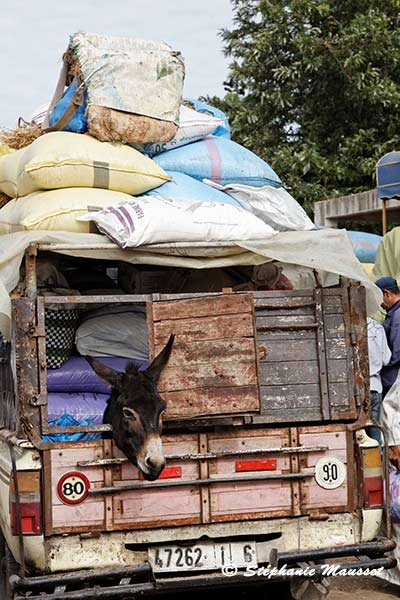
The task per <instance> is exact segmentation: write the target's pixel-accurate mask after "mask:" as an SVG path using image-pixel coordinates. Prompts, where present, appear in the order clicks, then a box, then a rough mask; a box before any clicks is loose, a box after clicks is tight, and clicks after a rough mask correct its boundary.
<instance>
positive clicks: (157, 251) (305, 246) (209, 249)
mask: <svg viewBox="0 0 400 600" xmlns="http://www.w3.org/2000/svg"><path fill="white" fill-rule="evenodd" d="M32 242H37V243H43V244H44V243H53V244H74V245H85V246H86V248H87V246H93V245H96V244H106V245H107V248H105V249H96V250H89V249H86V248H77V249H74V250H64V249H63V250H61V249H60V251H61V252H62V253H63V254H68V255H69V256H81V257H85V258H94V257H95V258H96V259H98V260H113V261H123V262H127V263H131V264H147V265H160V266H166V267H183V268H188V269H209V268H218V267H230V266H238V265H260V264H262V263H264V262H267V261H268V260H278V261H281V262H284V263H288V264H293V265H300V266H303V267H307V268H310V269H316V270H317V271H324V272H325V271H326V272H328V273H334V274H337V275H342V276H343V277H347V278H349V279H354V280H356V281H360V282H361V283H362V284H363V285H364V286H365V288H366V293H367V311H368V314H373V313H374V312H375V311H376V310H377V309H378V308H379V306H380V304H381V302H382V292H381V291H380V289H379V288H377V287H376V286H375V285H374V284H373V282H372V281H371V280H370V279H369V278H368V275H367V273H366V272H365V271H364V269H363V267H362V265H361V263H360V262H359V261H358V260H357V258H356V256H355V254H354V252H353V247H352V244H351V242H350V240H349V237H348V235H347V232H346V231H345V230H340V229H338V230H334V229H328V230H320V231H293V232H283V233H278V234H277V235H275V236H273V237H271V238H270V239H266V240H258V241H247V242H242V241H236V242H235V241H232V242H229V243H221V244H215V243H214V244H212V243H210V244H201V243H199V244H193V243H192V244H178V243H174V244H157V245H154V246H152V247H149V246H147V247H142V248H140V249H128V250H122V249H120V248H118V247H117V246H115V244H111V243H110V242H109V240H108V239H107V238H106V237H105V236H102V235H98V234H93V233H91V234H81V233H68V232H64V231H53V232H52V231H19V232H17V233H12V234H8V235H2V236H0V332H1V333H3V335H4V336H5V337H6V338H9V336H10V332H11V301H10V297H9V294H10V292H11V291H12V290H13V289H14V288H15V287H16V285H17V284H18V281H19V277H20V272H19V270H20V266H21V263H22V260H23V257H24V252H25V250H26V248H27V247H28V246H29V244H30V243H32Z"/></svg>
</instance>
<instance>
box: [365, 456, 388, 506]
mask: <svg viewBox="0 0 400 600" xmlns="http://www.w3.org/2000/svg"><path fill="white" fill-rule="evenodd" d="M361 457H362V465H363V478H364V508H381V507H383V503H384V495H383V471H382V457H381V452H380V449H379V447H377V446H375V447H371V448H362V449H361Z"/></svg>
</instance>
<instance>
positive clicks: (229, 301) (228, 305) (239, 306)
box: [153, 293, 252, 321]
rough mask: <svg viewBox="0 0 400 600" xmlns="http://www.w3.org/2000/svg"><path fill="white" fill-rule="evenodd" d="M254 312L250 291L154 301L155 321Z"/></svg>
mask: <svg viewBox="0 0 400 600" xmlns="http://www.w3.org/2000/svg"><path fill="white" fill-rule="evenodd" d="M248 312H252V295H251V294H249V293H236V294H222V295H220V296H211V297H205V298H195V299H188V300H179V301H176V300H171V301H167V302H153V317H154V321H165V320H171V319H173V320H175V319H187V318H196V317H208V316H209V315H227V314H238V313H248Z"/></svg>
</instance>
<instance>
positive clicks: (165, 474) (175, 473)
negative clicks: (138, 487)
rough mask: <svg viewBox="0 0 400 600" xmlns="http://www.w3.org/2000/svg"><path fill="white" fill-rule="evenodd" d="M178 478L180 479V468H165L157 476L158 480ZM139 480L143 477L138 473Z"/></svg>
mask: <svg viewBox="0 0 400 600" xmlns="http://www.w3.org/2000/svg"><path fill="white" fill-rule="evenodd" d="M179 477H182V467H165V469H163V470H162V471H161V474H160V475H159V476H158V479H177V478H179ZM139 479H142V480H144V477H143V475H142V473H140V472H139Z"/></svg>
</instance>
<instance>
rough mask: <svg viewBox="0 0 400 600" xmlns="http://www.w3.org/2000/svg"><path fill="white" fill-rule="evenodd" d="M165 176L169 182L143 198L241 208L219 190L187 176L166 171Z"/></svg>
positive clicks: (235, 201)
mask: <svg viewBox="0 0 400 600" xmlns="http://www.w3.org/2000/svg"><path fill="white" fill-rule="evenodd" d="M166 173H167V175H170V176H171V177H172V180H171V181H167V182H166V183H163V184H162V185H160V186H159V187H158V188H156V189H155V190H150V191H149V192H146V194H144V195H145V196H161V197H162V198H172V199H174V200H198V201H200V202H204V201H205V202H218V203H223V204H231V205H232V206H237V207H238V208H240V207H241V205H240V204H239V202H237V200H235V199H234V198H232V197H231V196H229V194H226V193H225V192H220V191H219V190H217V189H215V188H213V187H211V186H210V185H207V184H206V183H202V182H201V181H197V179H194V178H193V177H189V175H185V174H184V173H178V172H176V171H166Z"/></svg>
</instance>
